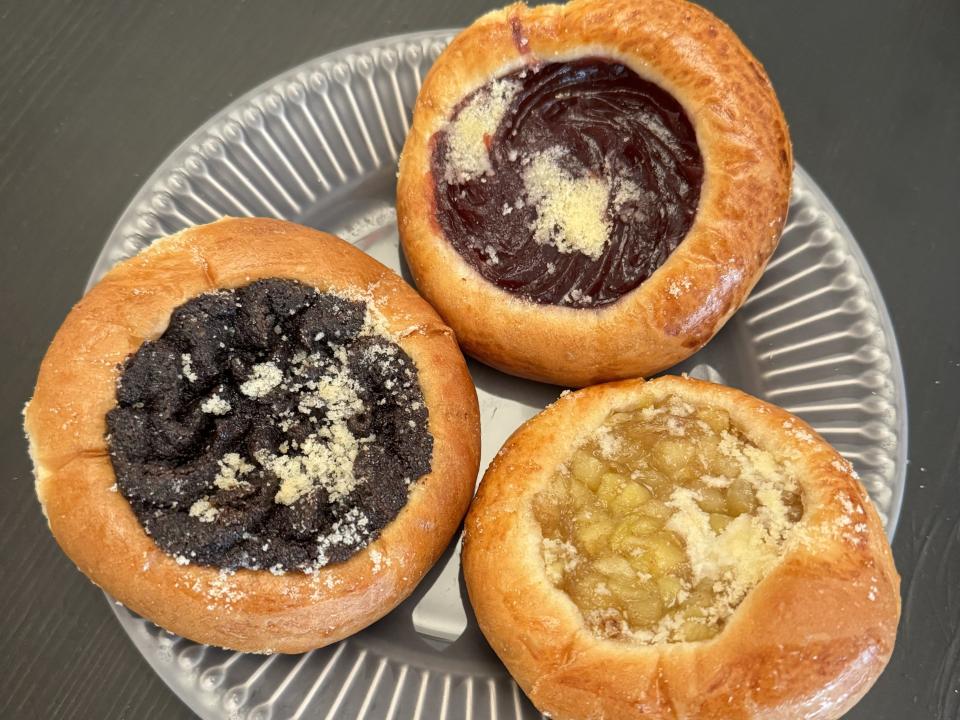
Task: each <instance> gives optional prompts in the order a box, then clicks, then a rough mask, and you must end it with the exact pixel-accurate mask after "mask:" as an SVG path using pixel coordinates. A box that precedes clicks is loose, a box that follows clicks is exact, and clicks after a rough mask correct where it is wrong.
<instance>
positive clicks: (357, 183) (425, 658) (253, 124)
mask: <svg viewBox="0 0 960 720" xmlns="http://www.w3.org/2000/svg"><path fill="white" fill-rule="evenodd" d="M452 35H453V32H452V31H435V32H427V33H417V34H412V35H403V36H397V37H393V38H387V39H382V40H376V41H373V42H369V43H365V44H363V45H358V46H355V47H352V48H348V49H345V50H342V51H339V52H336V53H332V54H330V55H326V56H324V57H322V58H319V59H317V60H313V61H310V62H308V63H306V64H304V65H301V66H300V67H297V68H294V69H292V70H290V71H288V72H285V73H283V74H282V75H280V76H278V77H276V78H274V79H273V80H270V81H269V82H267V83H265V84H263V85H261V86H260V87H258V88H256V89H255V90H253V91H252V92H250V93H249V94H247V95H245V96H243V97H242V98H240V99H238V100H237V101H236V102H234V103H232V104H231V105H230V106H229V107H227V108H226V109H225V110H223V111H222V112H220V113H219V114H217V115H216V116H214V117H213V118H211V119H210V120H209V121H208V122H207V123H205V124H204V125H203V127H201V128H200V129H199V130H197V131H196V132H195V133H194V134H193V135H191V136H190V137H189V138H188V139H187V140H186V141H185V142H184V143H183V144H182V145H181V146H180V147H179V148H177V150H175V151H174V152H173V153H172V154H171V155H170V156H169V157H168V158H167V159H166V160H165V161H164V162H163V163H162V164H161V165H160V167H159V168H158V169H157V171H156V172H155V173H154V174H153V175H152V176H151V178H150V179H149V180H148V181H147V182H146V183H145V185H144V186H143V188H142V189H141V190H140V192H138V193H137V195H136V197H135V198H134V200H133V202H131V204H130V206H129V207H128V208H127V210H126V211H125V212H124V214H123V216H122V217H121V218H120V220H119V222H118V223H117V226H116V227H115V228H114V231H113V233H112V234H111V235H110V238H109V239H108V240H107V243H106V245H105V246H104V248H103V252H102V253H101V255H100V258H99V259H98V261H97V264H96V266H95V268H94V270H93V272H92V273H91V276H90V284H91V285H92V284H93V283H94V282H96V280H98V279H99V278H100V277H101V276H102V275H103V273H104V272H106V270H107V269H109V267H110V266H111V265H113V264H114V263H116V262H117V261H118V260H121V259H123V258H126V257H129V256H130V255H133V254H134V253H136V252H137V251H138V250H140V249H142V248H144V247H146V246H147V245H149V244H150V243H151V242H152V241H153V240H155V239H156V238H158V237H161V236H163V235H167V234H169V233H172V232H175V231H177V230H179V229H181V228H183V227H186V226H189V225H194V224H198V223H204V222H209V221H211V220H215V219H217V218H219V217H221V216H223V215H259V216H272V217H278V218H285V219H288V220H294V221H297V222H300V223H304V224H306V225H312V226H314V227H317V228H320V229H323V230H327V231H330V232H333V233H335V234H337V235H340V236H341V237H343V238H344V239H346V240H349V241H351V242H354V243H356V244H357V246H358V247H360V248H362V249H363V250H365V251H366V252H368V253H370V254H371V255H373V256H374V257H375V258H377V259H378V260H380V261H381V262H383V263H385V264H386V265H388V266H390V267H392V268H394V269H395V270H398V271H400V272H402V273H403V274H404V275H405V277H407V279H408V281H409V279H410V278H409V274H408V273H406V268H405V266H404V264H403V261H402V259H401V255H400V250H399V244H398V238H397V227H396V214H395V212H394V210H393V200H394V190H395V175H396V160H397V154H398V153H399V151H400V149H401V148H402V146H403V139H404V137H405V135H406V132H407V130H408V129H409V118H410V114H411V110H412V107H413V102H414V99H415V97H416V94H417V91H418V90H419V89H420V84H421V81H422V79H423V76H424V73H425V72H426V70H427V69H428V67H429V66H430V64H431V63H432V62H433V61H434V60H435V59H436V57H437V55H439V54H440V52H441V51H442V50H443V48H444V47H445V46H446V44H447V43H448V42H449V40H450V38H451V37H452ZM793 182H794V188H793V197H792V199H791V206H790V215H789V220H788V223H787V227H786V229H785V231H784V234H783V239H782V240H781V241H780V247H779V249H778V250H777V253H776V255H775V257H774V258H773V260H772V261H771V262H770V265H769V266H768V268H767V271H766V274H765V275H764V276H763V278H762V280H761V281H760V283H759V285H758V286H757V287H756V289H755V290H754V292H753V294H752V295H751V296H750V298H749V299H748V300H747V303H746V304H745V305H744V307H743V309H742V310H740V312H739V313H737V315H736V316H735V317H734V318H733V319H732V320H731V321H730V323H729V324H728V325H727V326H726V328H724V330H723V331H722V332H721V333H720V334H719V335H718V336H717V337H716V338H715V339H714V340H713V341H712V342H711V343H710V344H709V345H708V346H707V347H706V348H704V349H703V350H701V351H700V352H699V353H697V354H696V355H695V356H694V357H692V358H691V359H690V360H688V361H687V362H685V363H683V364H682V365H680V366H678V367H676V368H673V369H672V370H671V372H681V371H685V372H689V373H691V374H693V375H696V376H699V377H703V378H706V379H711V380H717V381H722V382H725V383H726V384H728V385H733V386H736V387H739V388H742V389H744V390H746V391H747V392H749V393H752V394H754V395H757V396H758V397H761V398H764V399H767V400H770V401H771V402H774V403H776V404H778V405H781V406H783V407H785V408H787V409H788V410H790V411H791V412H794V413H796V414H797V415H799V416H801V417H802V418H804V419H805V420H807V421H808V422H809V423H811V424H812V425H813V426H814V427H815V428H816V429H817V430H818V431H819V432H820V433H821V434H822V435H823V436H824V437H825V438H827V440H829V441H830V442H832V443H833V444H834V446H835V447H836V448H837V449H838V450H839V451H840V452H841V453H843V454H844V455H845V456H846V457H847V458H848V459H850V460H851V461H852V462H853V464H854V465H855V467H856V469H857V470H858V471H859V473H860V475H861V477H862V479H863V482H864V484H865V485H866V487H867V489H868V490H869V492H870V496H871V497H872V498H873V501H874V503H875V504H876V506H877V508H878V510H879V511H880V514H881V517H882V518H883V519H884V521H885V522H886V526H887V531H888V533H889V534H890V535H891V536H892V534H893V531H894V527H895V524H896V519H897V515H898V513H899V509H900V501H901V498H902V495H903V484H904V477H905V470H906V449H907V438H906V399H905V395H904V382H903V372H902V369H901V366H900V359H899V356H898V353H897V346H896V341H895V339H894V336H893V330H892V326H891V324H890V319H889V316H888V314H887V310H886V308H885V306H884V303H883V298H882V297H881V296H880V291H879V289H878V288H877V285H876V282H875V281H874V278H873V275H872V274H871V272H870V269H869V267H868V266H867V263H866V261H865V260H864V257H863V254H862V253H861V252H860V249H859V247H858V246H857V244H856V242H855V241H854V239H853V237H852V235H851V234H850V231H849V230H848V228H847V227H846V225H844V223H843V221H842V219H841V218H840V216H839V215H838V214H837V211H836V210H835V209H834V208H833V206H832V205H831V204H830V202H829V201H828V200H827V198H826V197H825V196H824V195H823V193H822V192H821V191H820V189H819V188H818V187H817V186H816V184H815V183H814V182H813V180H811V179H810V177H809V176H808V175H807V174H806V173H805V172H804V171H803V170H802V169H800V168H799V167H798V168H797V170H796V172H795V174H794V180H793ZM470 369H471V372H472V373H473V378H474V381H475V382H476V384H477V390H478V393H479V396H480V409H481V416H482V424H483V455H482V460H481V471H482V469H483V468H485V467H486V465H487V463H488V462H489V461H490V459H491V458H492V457H493V455H494V453H496V451H497V450H498V449H499V448H500V446H501V445H502V444H503V442H504V441H505V440H506V439H507V437H508V436H509V435H510V434H511V433H512V432H513V430H514V429H516V427H517V426H518V425H520V423H522V422H523V421H524V420H526V419H527V418H530V417H532V416H533V415H535V414H536V413H537V412H539V411H540V410H541V409H542V408H543V407H544V406H545V405H546V404H547V403H549V402H552V401H553V400H554V399H555V398H556V397H557V395H558V394H559V392H560V391H561V390H562V388H557V387H554V386H549V385H540V384H537V383H532V382H529V381H525V380H519V379H516V378H513V377H509V376H507V375H504V374H502V373H499V372H497V371H495V370H492V369H490V368H488V367H486V366H483V365H481V364H479V363H474V362H471V365H470ZM459 570H460V564H459V542H456V543H453V544H451V547H450V548H449V549H448V551H447V553H446V554H445V556H444V557H443V558H442V559H441V561H440V562H439V563H438V564H437V565H436V566H435V567H434V568H433V570H432V571H431V572H430V574H429V575H428V576H427V577H426V578H425V579H424V581H423V582H422V583H421V584H420V586H419V587H418V588H417V590H416V591H415V592H414V594H413V596H412V597H410V598H409V599H408V600H407V601H406V602H405V603H404V604H403V605H401V606H400V607H399V608H398V609H397V610H395V611H394V612H393V613H391V614H390V615H388V616H387V617H386V618H384V619H383V620H381V621H380V622H378V623H376V624H375V625H373V626H372V627H370V628H368V629H367V630H365V631H363V632H361V633H359V634H358V635H355V636H354V637H351V638H349V639H348V640H345V641H343V642H340V643H338V644H336V645H333V646H331V647H328V648H324V649H322V650H317V651H314V652H311V653H307V654H305V655H301V656H280V655H277V656H257V655H244V654H240V653H231V652H227V651H225V650H219V649H215V648H210V647H206V646H202V645H197V644H195V643H192V642H190V641H188V640H185V639H183V638H178V637H176V636H174V635H171V634H169V633H167V632H166V631H163V630H160V629H158V628H157V627H155V626H154V625H153V624H151V623H149V622H146V621H144V620H142V619H141V618H139V617H137V616H136V615H134V614H132V613H130V612H129V611H127V610H126V609H125V608H123V607H120V606H119V605H117V604H115V603H114V604H113V608H114V611H115V612H116V614H117V617H118V619H119V620H120V623H121V624H122V625H123V627H124V629H125V630H126V631H127V633H128V634H129V635H130V637H131V638H132V639H133V641H134V643H135V644H136V646H137V647H138V648H139V649H140V651H141V652H142V653H143V655H144V657H145V658H146V659H147V661H148V662H149V663H150V664H151V665H152V666H153V668H154V669H155V670H156V672H157V673H158V674H159V675H160V677H162V678H163V679H164V681H165V682H166V683H167V684H168V685H170V687H171V688H173V690H174V691H175V692H176V693H177V694H178V695H179V696H180V697H181V698H182V699H183V700H184V701H185V702H186V703H187V704H188V705H189V706H190V707H191V708H193V709H194V710H195V711H196V713H197V714H198V715H200V716H201V717H203V718H207V719H210V720H212V719H214V718H218V719H219V718H236V719H238V720H239V719H241V718H243V719H245V720H266V719H267V718H273V719H275V720H281V719H294V720H295V719H300V718H327V719H332V718H354V717H356V718H366V719H369V720H375V719H376V720H382V719H394V718H396V719H400V720H407V719H413V720H419V719H420V718H423V719H427V718H429V719H430V720H433V719H434V718H440V719H441V720H464V719H470V718H491V720H493V719H494V718H517V719H520V718H530V717H538V713H537V712H536V710H535V709H534V708H533V707H532V705H530V703H529V702H528V701H527V700H526V699H525V698H524V697H523V694H522V693H520V692H519V690H518V689H517V686H516V685H515V684H514V683H513V681H512V680H511V679H510V676H509V675H508V674H507V672H506V671H505V670H504V668H503V666H502V665H501V664H500V663H499V661H498V660H497V658H496V656H494V654H493V653H492V652H491V650H490V649H489V647H488V646H487V644H486V642H485V641H484V639H483V637H482V636H481V634H480V632H479V630H478V629H477V625H476V622H475V620H474V619H473V615H472V613H471V611H470V609H469V604H468V603H467V602H466V595H465V591H464V588H463V583H462V580H461V577H460V572H459Z"/></svg>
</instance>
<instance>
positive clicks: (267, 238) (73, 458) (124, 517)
mask: <svg viewBox="0 0 960 720" xmlns="http://www.w3.org/2000/svg"><path fill="white" fill-rule="evenodd" d="M261 278H287V279H292V280H299V281H301V282H303V283H306V284H308V285H312V286H313V287H316V288H317V289H318V290H320V291H322V292H331V293H335V294H336V293H341V294H348V295H357V294H360V295H362V296H364V297H365V298H366V299H367V301H368V302H373V303H374V304H375V305H376V306H377V308H378V309H379V310H380V311H381V313H382V314H383V315H384V316H385V318H386V320H387V323H388V327H389V331H390V333H391V334H392V335H395V336H397V337H399V340H398V341H397V343H398V344H399V345H400V347H402V348H403V350H404V351H406V352H407V354H408V355H409V356H410V357H411V358H412V359H413V361H414V363H415V364H416V366H417V370H418V373H419V377H420V383H421V387H422V390H423V394H424V398H425V400H426V404H427V407H428V411H429V423H430V425H429V430H430V432H431V434H432V435H433V437H434V446H433V456H432V465H431V467H432V472H431V473H430V474H429V475H425V476H423V477H422V478H420V480H418V481H417V482H416V483H415V484H414V485H412V486H411V489H410V495H409V499H408V502H407V504H406V505H405V506H404V507H403V509H402V510H401V511H400V514H399V515H398V516H397V517H396V518H395V519H394V520H393V521H392V522H391V523H390V524H389V525H387V527H386V528H384V530H383V532H382V533H381V535H380V537H379V538H378V539H377V540H376V541H374V542H372V543H371V544H370V545H368V546H367V547H366V548H364V549H362V550H360V551H358V552H357V553H356V554H355V555H354V556H352V557H351V558H350V559H349V560H347V561H346V562H344V563H340V564H337V565H330V566H327V567H324V568H322V569H321V570H319V571H317V572H314V573H313V574H311V575H304V574H302V573H296V572H290V573H287V574H285V575H279V576H278V575H273V574H271V573H270V572H269V571H266V570H257V571H253V570H239V571H237V572H236V573H235V574H233V575H229V576H227V577H226V578H224V577H222V576H221V574H220V572H219V571H218V570H217V569H215V568H210V567H201V566H196V565H187V566H181V565H178V564H177V563H176V561H175V560H174V559H173V558H172V557H170V556H169V555H167V554H165V553H164V552H163V551H162V550H160V548H159V547H158V546H157V545H156V544H155V543H154V542H153V540H151V539H150V538H149V537H148V536H147V535H146V534H145V533H144V531H143V528H142V527H141V525H140V523H139V521H138V520H137V518H136V516H135V515H134V513H133V510H132V509H131V507H130V505H129V504H128V503H127V501H126V500H125V499H124V498H123V496H122V495H121V494H120V493H118V492H115V491H111V487H112V486H113V485H114V483H115V475H114V472H113V467H112V465H111V463H110V460H109V457H108V455H107V447H106V441H105V433H106V422H105V415H106V412H107V411H108V410H109V409H110V408H111V407H113V405H114V404H115V403H116V397H115V383H116V379H117V376H118V366H119V365H120V364H121V363H122V361H123V360H124V358H126V357H127V355H129V354H130V353H132V352H134V351H135V350H136V349H137V348H138V347H139V346H140V345H141V343H143V342H144V341H145V340H152V339H155V338H157V337H158V336H159V335H160V334H162V333H163V331H164V330H165V329H166V325H167V323H168V321H169V318H170V312H171V311H172V310H173V309H174V308H175V307H177V306H178V305H180V304H182V303H183V302H185V301H187V300H188V299H190V298H192V297H195V296H197V295H199V294H201V293H204V292H208V291H211V290H214V289H217V288H232V287H239V286H242V285H245V284H248V283H249V282H252V281H254V280H257V279H261ZM24 414H25V420H24V425H25V428H26V431H27V435H28V438H29V441H30V454H31V457H32V458H33V462H34V472H35V474H36V489H37V495H38V497H39V499H40V502H41V504H42V506H43V510H44V513H45V514H46V516H47V519H48V521H49V524H50V529H51V531H52V532H53V534H54V536H55V537H56V539H57V542H58V543H59V544H60V546H61V547H62V548H63V550H64V552H66V554H67V555H68V556H69V557H70V558H71V559H72V560H73V561H74V562H75V563H76V564H77V566H78V567H79V568H80V570H81V571H83V572H84V573H85V574H86V575H87V576H88V577H89V578H90V579H91V580H92V581H93V582H94V583H96V584H97V585H99V586H100V587H102V588H103V589H104V590H106V591H107V592H108V593H109V594H110V595H111V596H113V597H114V598H116V599H117V600H119V601H120V602H121V603H123V604H124V605H126V606H127V607H129V608H130V609H131V610H134V611H135V612H137V613H139V614H140V615H142V616H144V617H146V618H148V619H149V620H151V621H153V622H155V623H156V624H158V625H160V626H161V627H164V628H166V629H168V630H170V631H172V632H174V633H177V634H178V635H182V636H184V637H187V638H190V639H191V640H194V641H196V642H201V643H206V644H210V645H217V646H221V647H226V648H230V649H234V650H240V651H245V652H286V653H297V652H303V651H305V650H309V649H312V648H316V647H320V646H323V645H326V644H329V643H331V642H334V641H336V640H339V639H341V638H343V637H346V636H347V635H350V634H352V633H354V632H356V631H357V630H360V629H361V628H363V627H365V626H367V625H369V624H370V623H371V622H373V621H375V620H377V619H378V618H380V617H382V616H383V615H385V614H386V613H387V612H389V611H390V610H391V609H393V608H394V607H395V606H396V605H397V604H399V603H400V602H401V601H402V600H403V599H404V598H406V597H407V596H408V595H409V594H410V592H411V591H412V590H413V588H414V587H415V586H416V585H417V583H418V582H419V581H420V579H421V578H422V577H423V575H424V574H425V573H426V571H427V570H428V569H429V568H430V567H431V565H433V563H434V562H435V561H436V560H437V558H438V557H439V556H440V554H441V553H442V552H443V550H444V548H446V546H447V544H448V543H449V541H450V538H451V537H452V535H453V534H454V532H455V531H456V529H457V526H458V525H459V523H460V520H461V518H462V517H463V514H464V512H465V511H466V508H467V505H468V504H469V501H470V497H471V495H472V492H473V487H474V482H475V480H476V474H477V469H478V463H479V413H478V408H477V397H476V391H475V389H474V387H473V383H472V381H471V379H470V376H469V374H468V373H467V368H466V364H465V362H464V360H463V356H462V355H461V353H460V351H459V349H458V347H457V344H456V342H455V340H454V338H453V334H452V332H451V331H450V329H449V328H448V327H446V326H445V325H444V324H443V322H442V321H441V320H440V318H439V317H437V315H436V313H435V312H434V311H433V310H432V309H431V308H430V306H429V305H427V303H426V302H424V301H423V300H422V299H421V298H420V297H419V296H418V295H417V294H416V293H415V292H414V291H413V290H412V289H411V288H410V287H409V286H407V285H406V284H405V283H404V282H403V281H402V280H401V279H400V278H399V277H398V276H397V275H396V274H395V273H393V272H392V271H390V270H389V269H387V268H386V267H384V266H383V265H381V264H380V263H378V262H377V261H376V260H374V259H372V258H370V257H369V256H367V255H365V254H364V253H363V252H361V251H360V250H358V249H356V248H355V247H353V246H352V245H349V244H348V243H345V242H343V241H342V240H340V239H338V238H335V237H333V236H332V235H328V234H326V233H322V232H318V231H316V230H312V229H309V228H305V227H302V226H299V225H295V224H293V223H287V222H282V221H278V220H265V219H224V220H221V221H219V222H215V223H212V224H210V225H203V226H200V227H195V228H190V229H188V230H184V231H183V232H181V233H178V234H177V235H174V236H172V237H169V238H165V239H162V240H158V241H157V242H156V243H155V244H154V245H152V246H151V247H150V248H149V249H147V250H145V251H143V252H142V253H140V254H139V255H137V256H135V257H133V258H131V259H129V260H127V261H125V262H123V263H120V264H119V265H117V266H116V267H114V268H113V269H112V270H111V271H110V272H108V273H107V275H106V276H104V278H103V279H102V280H101V281H100V282H99V283H98V284H97V285H96V286H95V287H94V288H93V289H91V290H90V292H89V293H87V295H86V296H85V297H84V298H83V299H81V300H80V302H79V303H77V305H76V306H75V307H74V308H73V310H72V311H71V312H70V314H69V315H68V316H67V318H66V320H65V321H64V323H63V325H62V326H61V328H60V330H59V331H58V332H57V335H56V337H55V338H54V340H53V342H52V343H51V345H50V348H49V350H48V351H47V354H46V356H45V357H44V360H43V363H42V365H41V367H40V375H39V378H38V380H37V386H36V389H35V392H34V396H33V399H32V400H31V401H30V402H29V403H28V404H27V407H26V409H25V413H24Z"/></svg>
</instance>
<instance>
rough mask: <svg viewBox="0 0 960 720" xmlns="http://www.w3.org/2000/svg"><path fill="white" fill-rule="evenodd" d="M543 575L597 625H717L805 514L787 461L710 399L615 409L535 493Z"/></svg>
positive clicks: (635, 631) (675, 637)
mask: <svg viewBox="0 0 960 720" xmlns="http://www.w3.org/2000/svg"><path fill="white" fill-rule="evenodd" d="M533 507H534V514H535V517H536V519H537V521H538V522H539V524H540V526H541V529H542V533H543V541H542V552H543V560H544V563H545V566H546V571H547V575H548V577H549V579H550V581H551V582H552V583H553V584H554V585H555V586H556V587H558V588H560V589H561V590H563V591H564V592H565V593H566V594H567V595H568V596H569V597H570V599H571V600H572V601H573V602H574V603H575V604H576V606H577V607H578V608H579V609H580V612H581V613H582V614H583V617H584V619H585V621H586V623H587V625H588V626H589V627H590V628H591V630H592V631H593V632H594V633H595V634H596V635H597V636H599V637H602V638H608V639H623V640H632V641H635V642H641V643H649V644H654V643H663V642H691V641H697V640H706V639H709V638H711V637H713V636H714V635H716V634H717V633H719V632H720V631H721V630H722V629H723V627H724V624H725V623H726V621H727V619H728V618H729V617H730V615H731V614H732V613H733V611H734V610H735V609H736V607H737V606H738V605H739V604H740V602H741V601H742V600H743V599H744V597H746V595H747V593H748V592H749V591H750V590H751V588H753V587H754V586H755V585H757V583H759V582H760V580H762V579H763V577H764V576H765V575H766V574H767V572H768V571H769V570H770V569H771V568H772V567H773V566H774V565H775V564H776V563H777V561H778V559H779V558H780V557H781V556H782V554H783V551H784V548H785V546H786V545H787V543H788V542H789V541H790V538H791V531H792V530H793V528H794V526H795V524H796V522H797V521H798V520H799V519H800V518H801V517H802V515H803V501H802V498H801V493H800V488H799V485H798V483H797V481H796V479H795V478H793V477H791V474H790V472H789V470H788V468H787V467H786V466H785V465H784V464H783V463H781V462H779V461H778V460H777V458H776V457H774V455H773V454H771V453H770V452H768V451H766V450H763V449H761V448H759V447H757V446H756V445H754V444H753V443H752V442H750V440H748V439H747V438H746V437H745V436H744V434H743V433H742V432H740V431H739V430H738V428H737V427H736V426H735V425H734V424H732V423H731V420H730V417H729V416H728V414H727V413H726V412H725V411H723V410H721V409H717V408H708V407H697V406H695V405H692V404H691V403H689V402H687V401H685V400H682V399H680V398H678V397H676V396H668V397H666V398H665V399H663V400H662V401H657V402H653V403H651V404H648V405H646V406H641V407H637V408H634V409H631V410H630V411H627V412H614V413H612V414H611V415H610V416H608V417H607V419H606V421H605V422H604V423H603V424H602V425H601V426H600V427H599V428H598V429H597V430H596V431H595V432H594V433H593V434H592V435H591V436H590V437H588V438H587V440H586V441H585V442H584V443H583V444H582V445H581V446H580V447H579V448H578V449H577V450H576V451H575V452H574V454H573V456H572V457H571V458H570V459H569V461H567V462H566V463H564V464H563V465H562V466H561V467H560V469H559V470H558V472H557V473H556V474H555V475H554V476H553V478H552V480H551V481H550V482H549V483H548V485H547V487H546V488H545V489H544V490H542V491H541V492H540V493H539V494H537V495H536V496H535V499H534V505H533Z"/></svg>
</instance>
